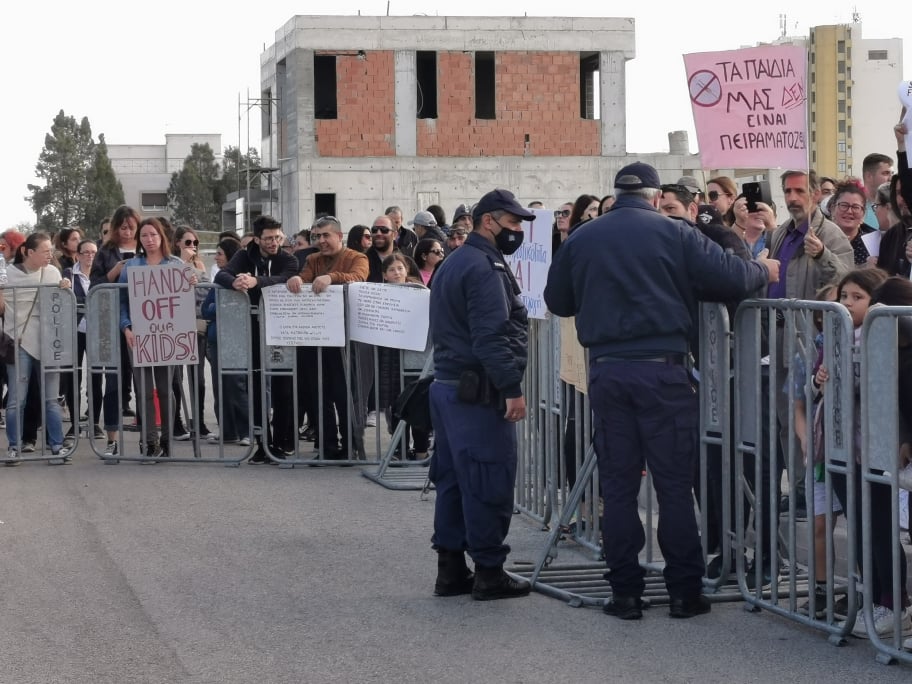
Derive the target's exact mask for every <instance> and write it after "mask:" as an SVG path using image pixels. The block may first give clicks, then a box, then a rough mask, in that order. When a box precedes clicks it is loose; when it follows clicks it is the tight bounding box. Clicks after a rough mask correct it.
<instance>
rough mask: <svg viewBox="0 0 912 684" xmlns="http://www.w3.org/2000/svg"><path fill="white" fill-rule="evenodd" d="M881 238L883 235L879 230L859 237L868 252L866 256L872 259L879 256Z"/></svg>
mask: <svg viewBox="0 0 912 684" xmlns="http://www.w3.org/2000/svg"><path fill="white" fill-rule="evenodd" d="M882 237H883V234H882V233H881V232H880V231H879V230H875V231H874V232H872V233H865V234H864V235H862V236H861V241H862V242H863V243H864V246H865V248H866V249H867V250H868V254H870V255H871V256H874V257H876V256H880V239H881V238H882Z"/></svg>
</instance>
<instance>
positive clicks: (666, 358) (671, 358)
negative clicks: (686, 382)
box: [592, 354, 684, 366]
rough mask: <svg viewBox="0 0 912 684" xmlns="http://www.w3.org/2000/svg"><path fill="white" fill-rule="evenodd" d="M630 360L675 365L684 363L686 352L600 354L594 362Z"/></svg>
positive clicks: (622, 361) (623, 361)
mask: <svg viewBox="0 0 912 684" xmlns="http://www.w3.org/2000/svg"><path fill="white" fill-rule="evenodd" d="M630 361H648V362H651V363H667V364H671V365H674V366H683V365H684V354H662V355H660V356H648V357H640V356H599V357H598V358H595V359H593V360H592V363H625V362H630Z"/></svg>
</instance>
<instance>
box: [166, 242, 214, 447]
mask: <svg viewBox="0 0 912 684" xmlns="http://www.w3.org/2000/svg"><path fill="white" fill-rule="evenodd" d="M172 252H173V253H174V254H177V255H179V256H180V260H181V261H183V262H184V263H185V264H187V265H189V266H190V267H191V268H192V269H193V272H194V273H196V277H197V279H198V281H199V282H201V283H208V282H210V280H209V273H208V272H207V271H206V264H205V262H204V261H203V259H202V258H201V257H200V255H199V237H198V236H197V234H196V233H195V232H194V230H193V228H191V227H190V226H178V227H177V229H176V230H175V231H174V247H173V248H172ZM205 299H206V289H205V288H197V289H196V325H197V347H198V350H199V362H198V364H197V366H196V368H195V369H188V374H189V380H190V396H191V397H192V396H195V397H196V400H197V402H198V408H196V407H194V413H195V414H197V418H196V419H195V420H194V421H193V430H194V432H198V433H199V436H200V438H201V439H207V438H209V437H210V436H212V432H211V431H210V430H209V428H208V427H206V421H205V420H204V418H203V414H204V412H205V406H206V376H205V375H204V371H205V367H206V343H207V341H208V337H207V335H206V330H207V328H208V326H209V323H208V321H206V320H205V319H204V318H203V314H202V305H203V301H204V300H205ZM182 385H183V366H177V368H176V370H175V373H174V379H173V381H172V390H173V391H174V423H173V425H174V439H175V440H176V441H185V440H188V439H190V436H191V435H190V433H189V432H188V431H187V428H186V426H185V425H184V421H183V418H182V416H181V395H182ZM214 438H215V439H217V435H216V436H214Z"/></svg>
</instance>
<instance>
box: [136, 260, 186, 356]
mask: <svg viewBox="0 0 912 684" xmlns="http://www.w3.org/2000/svg"><path fill="white" fill-rule="evenodd" d="M192 277H193V271H192V270H191V269H190V268H189V267H182V266H178V265H173V266H172V265H164V266H130V268H129V269H127V292H128V298H129V304H130V323H131V327H132V330H133V336H134V342H133V365H134V366H139V367H142V366H181V365H183V364H188V363H196V362H197V360H198V357H197V353H198V348H197V344H196V339H197V334H196V294H195V291H196V288H195V286H194V285H191V283H190V278H192Z"/></svg>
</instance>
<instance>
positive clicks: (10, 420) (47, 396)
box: [6, 347, 63, 452]
mask: <svg viewBox="0 0 912 684" xmlns="http://www.w3.org/2000/svg"><path fill="white" fill-rule="evenodd" d="M18 353H19V367H18V369H17V367H16V366H10V365H7V367H6V375H7V378H9V379H10V382H9V395H8V397H7V403H6V407H7V411H6V438H7V440H9V445H10V448H18V446H19V436H20V434H19V424H20V423H21V422H22V411H23V409H24V408H25V400H26V397H27V396H28V385H29V376H30V375H31V374H32V368H33V367H34V368H35V370H36V371H37V373H38V375H39V376H40V377H41V378H42V380H43V381H44V413H45V424H46V425H47V432H48V438H49V439H50V440H51V451H52V452H54V451H59V450H60V447H61V446H62V445H63V418H62V416H61V414H60V404H58V403H57V395H58V394H59V393H60V375H59V374H58V373H47V374H42V373H41V361H39V360H38V359H36V358H33V357H32V356H31V355H30V354H29V353H28V352H27V351H25V350H24V349H23V348H22V347H19V348H18ZM17 370H18V375H17V373H16V371H17ZM13 378H15V379H16V382H12V379H13Z"/></svg>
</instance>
